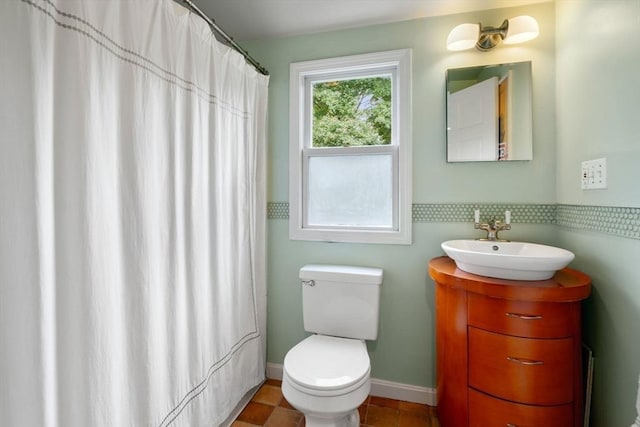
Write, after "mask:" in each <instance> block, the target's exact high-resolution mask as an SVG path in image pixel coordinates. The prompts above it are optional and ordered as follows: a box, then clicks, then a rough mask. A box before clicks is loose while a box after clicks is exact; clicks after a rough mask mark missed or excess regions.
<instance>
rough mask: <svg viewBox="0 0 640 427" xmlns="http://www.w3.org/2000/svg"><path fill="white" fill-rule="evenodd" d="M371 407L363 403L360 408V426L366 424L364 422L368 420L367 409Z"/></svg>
mask: <svg viewBox="0 0 640 427" xmlns="http://www.w3.org/2000/svg"><path fill="white" fill-rule="evenodd" d="M368 406H369V405H367V404H366V403H363V404H362V405H360V406H359V407H358V413H359V414H360V424H362V423H364V420H365V419H366V418H367V408H368Z"/></svg>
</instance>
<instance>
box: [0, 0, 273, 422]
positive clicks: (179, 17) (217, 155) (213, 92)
mask: <svg viewBox="0 0 640 427" xmlns="http://www.w3.org/2000/svg"><path fill="white" fill-rule="evenodd" d="M267 84H268V79H267V78H266V77H265V76H262V75H259V74H258V73H257V72H256V71H255V70H253V69H252V68H251V67H250V66H248V65H246V63H245V61H244V60H243V58H242V57H241V56H240V55H239V54H238V53H237V52H235V51H233V50H231V49H229V48H227V47H225V46H223V45H221V44H220V43H217V42H216V41H215V40H214V38H213V36H212V35H211V32H210V30H209V28H208V27H207V26H206V24H205V23H204V22H203V21H202V20H201V19H200V18H197V17H195V16H194V15H192V14H189V13H180V12H179V11H178V8H176V7H175V5H174V4H173V2H172V1H171V0H160V1H158V0H146V1H145V0H1V1H0V426H3V427H23V426H28V427H38V426H46V427H54V426H55V427H57V426H59V427H102V426H105V427H107V426H109V427H121V426H136V427H146V426H149V427H166V426H185V427H186V426H189V427H196V426H203V427H204V426H207V427H212V426H216V425H218V424H220V423H221V422H222V421H223V420H224V419H225V418H226V417H227V416H228V415H229V412H230V411H231V410H232V408H233V407H234V406H235V405H236V404H237V402H238V401H239V400H240V398H241V397H242V395H243V394H244V393H245V392H246V391H247V390H249V389H250V388H251V387H253V386H255V385H257V384H258V383H260V381H262V380H263V378H264V369H265V366H264V363H265V352H264V347H265V343H264V341H265V318H266V314H265V313H266V305H265V298H266V290H265V216H266V214H265V206H266V202H265V184H264V182H265V176H266V174H265V138H266V132H265V120H266V98H267Z"/></svg>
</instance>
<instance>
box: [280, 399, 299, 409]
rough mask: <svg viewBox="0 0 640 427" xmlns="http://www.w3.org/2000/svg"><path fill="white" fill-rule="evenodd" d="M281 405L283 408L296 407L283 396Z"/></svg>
mask: <svg viewBox="0 0 640 427" xmlns="http://www.w3.org/2000/svg"><path fill="white" fill-rule="evenodd" d="M279 406H282V407H283V408H287V409H296V408H294V407H293V406H291V403H289V402H288V401H287V399H286V398H285V397H283V398H282V400H281V401H280V405H279Z"/></svg>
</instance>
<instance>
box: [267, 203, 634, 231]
mask: <svg viewBox="0 0 640 427" xmlns="http://www.w3.org/2000/svg"><path fill="white" fill-rule="evenodd" d="M475 209H480V212H481V218H483V219H485V218H490V217H492V216H495V217H496V218H503V217H504V211H506V210H509V211H511V222H512V223H516V224H517V223H520V224H556V225H559V226H562V227H569V228H579V229H583V230H588V231H596V232H600V233H607V234H613V235H616V236H621V237H628V238H631V239H640V208H626V207H614V206H581V205H563V204H557V205H556V204H543V205H536V204H482V203H466V204H465V203H449V204H426V203H417V204H414V205H413V206H412V218H413V222H473V211H474V210H475ZM267 218H268V219H289V203H287V202H269V203H268V204H267Z"/></svg>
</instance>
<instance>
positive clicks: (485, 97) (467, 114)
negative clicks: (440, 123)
mask: <svg viewBox="0 0 640 427" xmlns="http://www.w3.org/2000/svg"><path fill="white" fill-rule="evenodd" d="M447 98H448V99H447V110H448V111H447V116H448V118H449V123H448V129H447V131H448V144H447V161H449V162H466V161H491V160H498V144H497V141H498V78H497V77H491V78H489V79H487V80H484V81H482V82H480V83H476V84H474V85H472V86H469V87H467V88H465V89H461V90H459V91H457V92H453V93H448V95H447Z"/></svg>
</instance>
